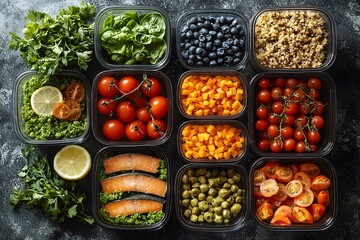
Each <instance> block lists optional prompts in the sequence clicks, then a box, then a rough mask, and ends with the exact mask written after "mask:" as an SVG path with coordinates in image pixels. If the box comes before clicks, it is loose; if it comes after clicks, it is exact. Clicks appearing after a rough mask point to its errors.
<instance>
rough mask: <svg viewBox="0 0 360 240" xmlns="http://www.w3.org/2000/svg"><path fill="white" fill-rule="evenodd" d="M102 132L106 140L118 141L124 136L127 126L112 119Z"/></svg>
mask: <svg viewBox="0 0 360 240" xmlns="http://www.w3.org/2000/svg"><path fill="white" fill-rule="evenodd" d="M102 132H103V134H104V136H105V138H106V139H108V140H111V141H118V140H120V139H122V138H123V136H124V133H125V125H124V124H123V123H122V122H120V121H119V120H117V119H110V120H107V121H106V122H105V123H104V125H103V127H102Z"/></svg>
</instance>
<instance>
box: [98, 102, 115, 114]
mask: <svg viewBox="0 0 360 240" xmlns="http://www.w3.org/2000/svg"><path fill="white" fill-rule="evenodd" d="M116 106H117V103H116V102H115V101H111V100H110V99H109V98H101V99H100V100H99V101H98V104H97V109H98V112H99V113H100V114H103V115H112V114H113V113H114V112H115V109H116Z"/></svg>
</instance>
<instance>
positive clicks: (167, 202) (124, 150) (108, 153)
mask: <svg viewBox="0 0 360 240" xmlns="http://www.w3.org/2000/svg"><path fill="white" fill-rule="evenodd" d="M129 153H131V154H143V155H148V156H151V157H155V158H158V159H161V160H163V161H164V163H165V164H164V165H165V166H166V179H165V180H163V179H162V181H166V195H165V197H158V196H154V195H151V194H146V195H147V196H149V199H152V198H154V197H155V199H159V198H162V200H163V202H164V204H163V209H162V212H163V213H164V215H163V217H162V218H161V219H160V220H158V221H156V222H155V223H152V222H150V223H149V224H134V223H132V222H130V223H129V222H128V223H127V224H124V223H120V222H110V221H108V220H107V219H105V217H104V215H102V214H101V208H102V206H103V204H104V203H102V200H101V197H100V193H101V192H102V187H101V183H100V182H101V180H102V179H103V177H102V176H103V174H104V165H103V164H104V160H105V159H107V158H110V157H114V156H117V155H121V154H129ZM134 172H136V173H141V174H146V175H147V176H151V177H154V178H159V176H160V173H159V172H157V173H149V172H144V171H140V170H137V171H134V170H127V171H120V172H116V173H112V174H110V175H108V176H107V177H112V176H114V174H115V175H117V174H134ZM92 186H93V187H92V204H93V205H92V210H93V215H94V217H95V220H96V222H97V223H98V224H99V225H100V226H102V227H105V228H110V229H115V230H135V231H139V230H159V229H161V228H162V227H164V225H165V224H166V223H167V221H168V220H169V217H170V212H171V204H172V191H173V189H172V184H171V171H170V162H169V158H168V157H167V155H166V154H165V152H164V150H163V149H162V148H160V147H157V146H152V147H138V148H132V147H131V148H130V147H111V146H107V147H104V148H102V149H100V151H99V152H98V153H97V154H96V156H95V158H94V165H93V168H92ZM126 194H127V195H129V196H130V198H131V197H133V196H134V194H136V192H124V193H123V195H122V197H121V198H119V199H125V198H128V197H129V196H126ZM135 196H136V195H135ZM119 199H118V200H119Z"/></svg>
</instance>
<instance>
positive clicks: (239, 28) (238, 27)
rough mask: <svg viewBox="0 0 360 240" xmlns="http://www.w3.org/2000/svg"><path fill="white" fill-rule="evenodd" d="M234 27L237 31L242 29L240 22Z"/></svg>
mask: <svg viewBox="0 0 360 240" xmlns="http://www.w3.org/2000/svg"><path fill="white" fill-rule="evenodd" d="M235 27H236V29H237V30H239V31H240V30H243V29H244V28H243V26H242V25H241V24H237V25H236V26H235Z"/></svg>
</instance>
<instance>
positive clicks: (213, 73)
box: [177, 70, 248, 120]
mask: <svg viewBox="0 0 360 240" xmlns="http://www.w3.org/2000/svg"><path fill="white" fill-rule="evenodd" d="M202 75H204V76H210V77H212V78H213V77H216V76H234V77H237V78H238V79H239V82H240V86H241V89H242V90H243V97H242V100H241V101H240V102H241V104H242V108H241V109H240V110H239V111H238V112H237V113H236V114H234V115H206V116H196V115H195V114H191V115H190V114H188V113H186V109H184V106H183V103H182V95H181V93H182V86H183V84H184V81H185V79H186V78H187V77H189V76H202ZM247 85H248V83H247V80H246V78H245V76H244V75H243V74H241V73H239V72H238V71H231V70H230V71H213V70H207V71H204V70H189V71H187V72H185V73H183V74H182V75H181V76H180V80H179V82H178V85H177V104H178V108H179V110H180V113H181V114H182V115H183V116H184V117H186V118H189V119H216V120H220V119H236V118H239V117H241V116H243V114H245V112H246V105H247V98H248V97H247ZM225 87H226V86H225ZM223 90H224V89H223ZM224 91H225V92H226V90H224ZM205 92H206V91H205ZM201 93H203V92H201ZM209 100H210V97H209ZM213 100H215V99H213Z"/></svg>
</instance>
